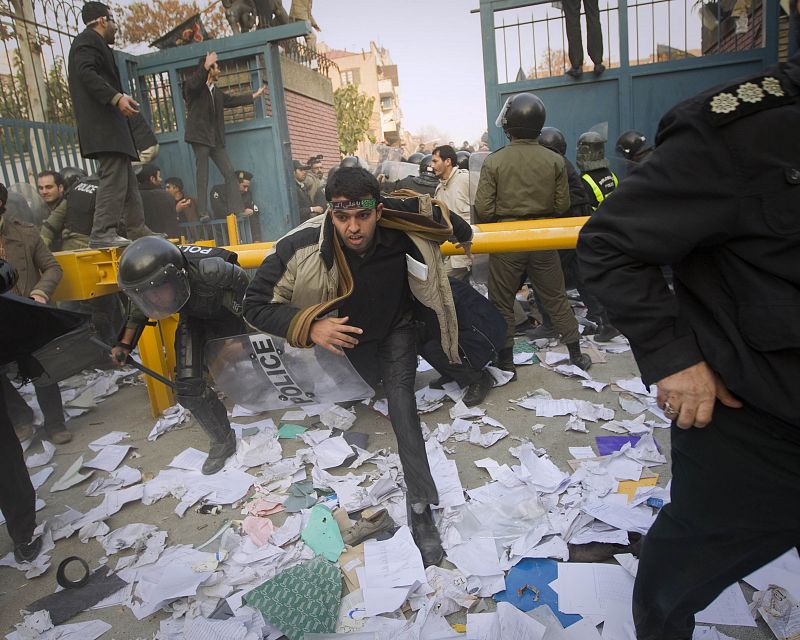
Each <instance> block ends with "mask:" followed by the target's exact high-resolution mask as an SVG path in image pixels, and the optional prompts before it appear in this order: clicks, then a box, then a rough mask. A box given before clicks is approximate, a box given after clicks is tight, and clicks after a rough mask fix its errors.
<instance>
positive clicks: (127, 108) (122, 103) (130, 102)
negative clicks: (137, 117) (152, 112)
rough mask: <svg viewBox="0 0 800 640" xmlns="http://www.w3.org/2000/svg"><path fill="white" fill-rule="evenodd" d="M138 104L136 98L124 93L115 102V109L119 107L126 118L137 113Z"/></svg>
mask: <svg viewBox="0 0 800 640" xmlns="http://www.w3.org/2000/svg"><path fill="white" fill-rule="evenodd" d="M138 106H139V103H138V102H136V100H134V99H133V98H131V97H130V96H129V95H126V94H124V93H123V94H122V97H121V98H120V99H119V102H117V109H119V110H120V111H121V112H122V115H123V116H125V117H126V118H130V117H131V116H132V115H134V114H136V113H139V109H138V108H137V107H138Z"/></svg>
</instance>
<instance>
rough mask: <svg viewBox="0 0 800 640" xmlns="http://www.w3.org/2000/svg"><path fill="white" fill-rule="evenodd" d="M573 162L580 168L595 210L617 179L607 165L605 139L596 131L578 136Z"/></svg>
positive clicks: (614, 185) (617, 182)
mask: <svg viewBox="0 0 800 640" xmlns="http://www.w3.org/2000/svg"><path fill="white" fill-rule="evenodd" d="M575 163H576V164H577V165H578V169H580V170H581V178H582V179H583V181H584V182H585V183H586V184H585V189H586V193H587V195H588V196H589V201H590V203H591V207H592V211H596V210H597V207H599V206H600V205H601V204H602V202H603V200H605V199H606V198H607V197H608V196H609V194H610V193H611V192H612V191H613V190H614V189H616V188H617V185H618V184H619V180H617V176H616V175H615V174H614V172H613V171H612V170H611V169H610V168H609V166H608V159H607V158H606V141H605V139H604V138H603V136H601V135H600V134H599V133H597V132H596V131H587V132H586V133H582V134H581V136H580V138H578V148H577V151H576V152H575Z"/></svg>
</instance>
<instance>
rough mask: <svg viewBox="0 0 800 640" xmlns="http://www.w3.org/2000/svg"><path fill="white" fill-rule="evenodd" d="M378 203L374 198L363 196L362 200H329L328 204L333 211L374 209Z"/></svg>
mask: <svg viewBox="0 0 800 640" xmlns="http://www.w3.org/2000/svg"><path fill="white" fill-rule="evenodd" d="M377 205H378V201H377V200H375V198H364V199H363V200H345V201H344V202H329V203H328V206H329V207H330V208H331V209H333V210H334V211H341V210H342V209H374V208H375V207H376V206H377Z"/></svg>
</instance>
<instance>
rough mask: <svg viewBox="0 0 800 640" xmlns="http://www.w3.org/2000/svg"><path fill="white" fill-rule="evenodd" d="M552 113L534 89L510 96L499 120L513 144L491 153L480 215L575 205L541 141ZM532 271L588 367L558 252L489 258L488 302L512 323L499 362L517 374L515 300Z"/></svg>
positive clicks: (572, 349) (547, 213) (574, 354)
mask: <svg viewBox="0 0 800 640" xmlns="http://www.w3.org/2000/svg"><path fill="white" fill-rule="evenodd" d="M545 115H546V114H545V108H544V104H543V103H542V101H541V100H540V99H539V98H538V97H537V96H535V95H534V94H532V93H520V94H517V95H515V96H512V97H510V98H509V99H508V100H506V103H505V105H504V106H503V110H502V111H501V112H500V115H499V116H498V118H497V125H498V126H501V127H503V131H504V132H505V134H506V136H507V137H508V138H509V140H510V141H511V142H510V144H508V145H506V146H505V147H504V148H502V149H500V150H499V151H495V152H494V153H491V154H489V155H488V156H487V157H486V161H485V162H484V163H483V167H482V168H481V177H480V179H479V181H478V191H477V192H476V194H475V213H476V215H477V217H478V220H479V221H480V222H500V221H508V220H529V219H536V218H547V217H553V216H560V215H563V214H564V213H565V212H566V211H568V210H569V205H570V200H569V182H568V180H567V170H566V166H565V164H564V158H563V157H561V156H560V155H559V154H557V153H556V152H554V151H551V150H550V149H547V148H546V147H543V146H542V145H540V144H539V140H538V138H539V134H540V133H541V132H542V127H543V126H544V121H545ZM526 275H527V276H528V278H529V279H530V281H531V284H532V285H533V288H534V289H535V290H536V294H537V296H538V297H539V300H540V301H541V303H542V305H543V306H544V308H545V309H546V310H547V313H548V314H549V315H550V317H551V318H552V320H553V325H554V326H555V329H556V330H557V331H558V333H559V334H561V339H562V340H563V341H564V343H565V344H566V345H567V349H568V351H569V359H570V363H571V364H574V365H577V366H579V367H580V368H581V369H588V368H589V367H590V366H591V360H590V359H589V356H587V355H586V354H585V353H581V350H580V336H581V334H580V333H579V331H578V321H577V320H576V319H575V314H574V313H572V308H571V307H570V304H569V300H567V292H566V290H565V289H564V273H563V272H562V271H561V261H560V260H559V257H558V252H557V251H525V252H520V253H493V254H491V255H490V256H489V300H491V301H492V302H493V303H494V304H495V306H497V308H498V310H499V311H500V313H501V314H502V315H503V317H504V318H505V319H506V324H507V327H508V332H507V334H506V344H505V347H504V348H503V350H502V351H501V352H500V355H499V358H498V366H499V367H500V368H501V369H503V370H504V371H510V372H512V373H513V374H514V376H515V377H516V367H515V366H514V356H513V348H514V330H515V327H516V323H515V321H514V299H515V296H516V294H517V291H518V290H519V288H520V284H521V283H522V281H523V279H524V277H525V276H526ZM513 379H514V378H512V380H513Z"/></svg>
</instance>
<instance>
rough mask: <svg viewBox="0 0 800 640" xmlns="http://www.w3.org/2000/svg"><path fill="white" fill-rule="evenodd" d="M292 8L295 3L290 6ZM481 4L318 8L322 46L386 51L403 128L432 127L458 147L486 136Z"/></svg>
mask: <svg viewBox="0 0 800 640" xmlns="http://www.w3.org/2000/svg"><path fill="white" fill-rule="evenodd" d="M284 4H285V5H286V6H287V7H288V6H289V4H290V0H285V2H284ZM477 7H478V0H427V1H424V0H400V1H398V0H314V9H313V13H314V18H316V20H317V23H318V24H319V26H320V28H321V29H322V33H321V34H319V37H320V39H321V40H323V41H324V42H326V43H327V44H328V45H330V46H331V47H333V48H336V49H347V50H350V51H361V49H368V48H369V43H370V40H374V41H375V42H376V43H377V44H379V45H381V46H384V47H386V48H387V49H389V51H390V52H391V55H392V60H393V61H394V63H395V64H396V65H397V69H398V73H399V76H400V92H401V95H400V106H401V108H402V110H403V128H404V129H406V130H408V131H411V132H412V133H416V132H418V131H419V130H420V129H422V128H423V127H425V126H433V127H435V128H437V129H438V130H439V131H441V132H442V133H443V134H444V135H445V136H447V138H448V139H451V140H454V141H455V142H456V143H457V144H461V142H462V141H463V140H470V141H474V140H475V139H477V138H478V137H480V135H481V133H483V130H484V129H486V108H485V98H484V88H483V54H482V51H481V30H480V17H479V15H478V14H471V13H470V9H475V8H477Z"/></svg>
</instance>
